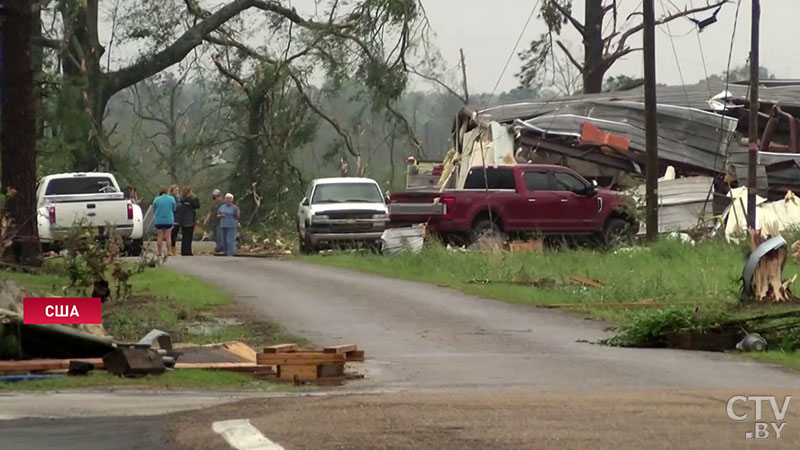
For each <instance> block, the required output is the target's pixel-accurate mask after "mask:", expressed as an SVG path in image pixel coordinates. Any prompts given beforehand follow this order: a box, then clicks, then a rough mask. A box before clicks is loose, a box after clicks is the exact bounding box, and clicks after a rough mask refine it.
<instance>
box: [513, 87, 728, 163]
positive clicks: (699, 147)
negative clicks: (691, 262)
mask: <svg viewBox="0 0 800 450" xmlns="http://www.w3.org/2000/svg"><path fill="white" fill-rule="evenodd" d="M584 122H591V123H593V124H594V125H595V126H597V127H598V128H600V129H601V130H603V131H605V132H608V133H612V134H615V135H618V136H624V137H626V138H628V139H629V140H630V147H631V149H633V150H638V151H640V152H644V151H645V148H646V147H645V140H646V139H645V123H644V103H640V102H628V101H595V100H586V101H581V102H571V103H569V104H568V105H565V106H563V107H562V108H559V109H555V110H548V111H545V112H544V113H543V114H542V115H539V116H536V117H532V118H529V119H527V120H524V121H521V120H518V121H516V122H514V124H515V126H517V127H519V128H520V129H523V130H529V131H532V132H534V133H537V134H540V135H544V136H546V135H567V136H580V135H581V131H582V129H583V124H584ZM736 125H737V121H736V120H734V119H730V118H727V117H723V116H720V115H718V114H713V113H709V112H705V111H700V110H697V109H691V108H684V107H679V106H671V105H658V152H659V158H660V159H662V160H664V161H667V162H671V163H680V164H686V165H690V166H694V167H699V168H703V169H706V170H710V171H715V172H716V171H721V170H722V168H723V163H724V161H725V157H726V148H727V143H728V142H730V140H731V139H732V138H733V133H734V132H735V130H736Z"/></svg>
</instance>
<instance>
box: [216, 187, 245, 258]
mask: <svg viewBox="0 0 800 450" xmlns="http://www.w3.org/2000/svg"><path fill="white" fill-rule="evenodd" d="M217 216H219V229H220V230H221V231H222V233H221V234H222V243H223V251H224V252H225V256H233V254H234V252H235V251H236V225H237V223H238V222H239V216H240V214H239V207H238V206H236V205H234V204H233V194H230V193H228V194H225V203H223V204H222V206H220V207H219V209H218V210H217Z"/></svg>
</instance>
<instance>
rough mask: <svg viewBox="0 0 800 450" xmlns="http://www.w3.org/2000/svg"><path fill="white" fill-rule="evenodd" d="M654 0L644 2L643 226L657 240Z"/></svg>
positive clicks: (648, 235) (651, 239)
mask: <svg viewBox="0 0 800 450" xmlns="http://www.w3.org/2000/svg"><path fill="white" fill-rule="evenodd" d="M653 2H654V0H644V1H643V6H644V11H643V13H644V30H643V32H644V36H643V39H644V118H645V134H646V148H647V164H646V165H645V173H646V175H647V181H646V184H645V201H646V206H645V213H646V215H645V223H646V225H647V240H648V241H650V242H653V241H655V240H656V239H657V238H658V122H657V120H656V112H657V109H656V23H655V22H656V19H655V17H656V16H655V6H654V4H653Z"/></svg>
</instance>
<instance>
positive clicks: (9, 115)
mask: <svg viewBox="0 0 800 450" xmlns="http://www.w3.org/2000/svg"><path fill="white" fill-rule="evenodd" d="M3 6H4V8H3V17H2V19H3V22H2V37H0V45H2V55H3V64H2V82H1V83H0V84H2V86H3V93H2V105H1V106H2V110H1V111H0V114H1V117H0V148H2V149H3V167H2V172H3V177H2V178H3V180H4V181H5V182H7V183H8V185H9V186H11V187H13V188H14V189H16V191H17V192H16V194H15V195H13V196H12V197H10V198H9V199H8V201H7V205H6V206H7V210H8V211H9V212H10V214H11V217H12V219H13V220H14V223H15V230H16V236H15V244H17V245H19V248H20V250H21V253H20V255H21V260H20V262H21V263H23V264H40V263H41V251H40V248H39V240H38V237H37V235H38V233H37V220H36V109H35V104H36V97H35V94H34V88H33V64H32V60H31V35H32V34H33V30H32V25H33V17H32V15H33V2H32V0H6V1H5V2H4V5H3Z"/></svg>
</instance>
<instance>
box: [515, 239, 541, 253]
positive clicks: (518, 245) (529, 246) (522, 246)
mask: <svg viewBox="0 0 800 450" xmlns="http://www.w3.org/2000/svg"><path fill="white" fill-rule="evenodd" d="M508 250H509V251H510V252H511V253H519V252H542V251H544V241H541V240H537V241H520V242H509V243H508Z"/></svg>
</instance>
